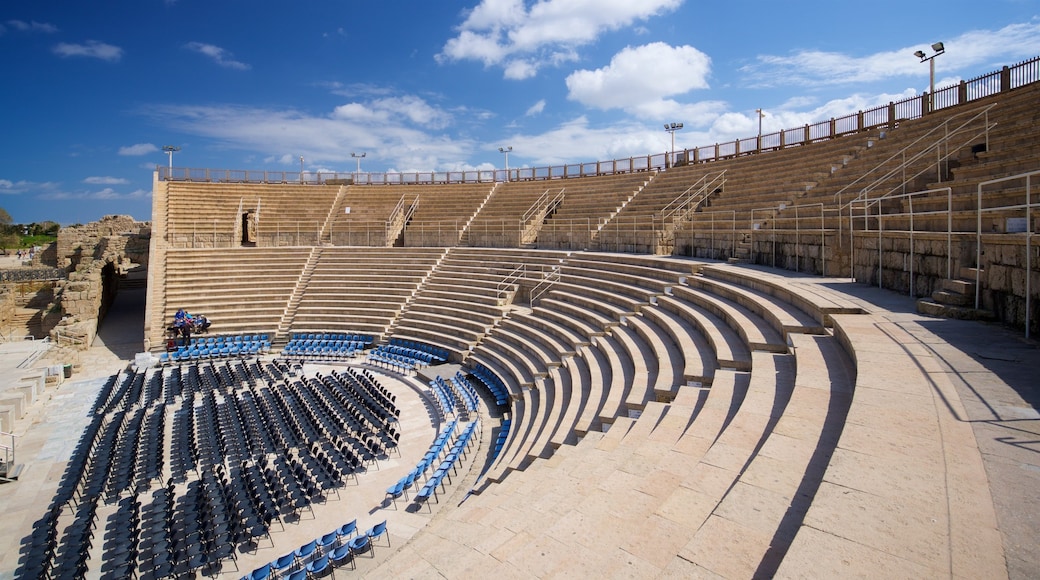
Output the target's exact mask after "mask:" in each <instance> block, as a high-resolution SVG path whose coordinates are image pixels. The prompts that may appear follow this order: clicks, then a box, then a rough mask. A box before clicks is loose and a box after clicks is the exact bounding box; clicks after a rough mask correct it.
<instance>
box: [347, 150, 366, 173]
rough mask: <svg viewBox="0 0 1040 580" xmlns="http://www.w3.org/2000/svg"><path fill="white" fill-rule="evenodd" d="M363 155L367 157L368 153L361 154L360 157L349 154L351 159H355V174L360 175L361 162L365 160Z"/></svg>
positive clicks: (355, 154)
mask: <svg viewBox="0 0 1040 580" xmlns="http://www.w3.org/2000/svg"><path fill="white" fill-rule="evenodd" d="M365 155H368V153H367V152H363V153H361V155H358V154H357V153H351V154H350V156H351V157H353V158H354V159H357V173H361V160H362V159H364V158H365Z"/></svg>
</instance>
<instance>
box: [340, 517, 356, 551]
mask: <svg viewBox="0 0 1040 580" xmlns="http://www.w3.org/2000/svg"><path fill="white" fill-rule="evenodd" d="M355 533H357V520H351V521H349V522H347V523H345V524H343V525H342V526H340V527H339V529H338V530H336V537H337V538H338V542H339V544H340V545H341V546H343V545H346V540H348V539H349V538H351V537H352V536H353V535H354V534H355Z"/></svg>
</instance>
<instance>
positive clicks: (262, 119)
mask: <svg viewBox="0 0 1040 580" xmlns="http://www.w3.org/2000/svg"><path fill="white" fill-rule="evenodd" d="M141 114H143V115H149V116H153V117H155V118H156V121H157V122H159V123H162V124H165V125H168V126H170V127H175V128H176V129H177V130H178V131H181V132H187V133H190V134H195V135H199V136H203V137H207V138H211V139H213V140H215V141H216V143H217V145H218V146H223V147H226V148H231V149H241V150H244V151H247V152H249V153H254V154H256V155H258V157H260V158H263V159H265V162H267V163H271V162H276V161H277V162H282V163H293V162H294V161H295V163H299V156H300V155H303V156H304V158H305V159H306V160H307V163H309V164H311V165H312V166H313V165H318V164H321V165H323V166H334V167H336V166H338V167H339V170H340V171H352V170H353V168H354V167H355V164H356V162H355V160H354V159H353V158H351V157H350V152H351V151H366V152H367V153H368V158H369V159H377V160H378V163H379V165H380V166H381V167H387V166H392V165H394V166H398V167H400V168H401V170H402V171H430V170H431V169H438V170H443V168H445V167H446V166H450V165H451V164H455V163H458V162H460V161H464V160H465V159H466V158H467V157H469V155H470V154H471V153H472V151H473V143H472V142H471V141H469V140H467V139H465V138H462V139H459V138H453V137H451V136H449V135H446V134H445V135H442V134H439V133H438V131H440V130H441V129H443V128H445V127H447V126H449V125H451V124H452V123H453V122H454V118H453V115H452V114H451V113H450V112H448V111H445V110H443V109H440V108H438V107H436V106H434V105H431V104H430V103H428V102H426V101H425V100H423V99H421V98H419V97H416V96H411V95H405V96H397V97H389V98H381V99H373V100H369V101H355V102H350V103H346V104H344V105H341V106H338V107H336V108H334V109H333V110H332V111H329V112H328V113H327V114H325V115H312V114H309V113H303V112H301V111H297V110H293V109H265V108H254V107H246V106H175V105H170V106H162V105H159V106H151V107H148V108H146V109H142V110H141Z"/></svg>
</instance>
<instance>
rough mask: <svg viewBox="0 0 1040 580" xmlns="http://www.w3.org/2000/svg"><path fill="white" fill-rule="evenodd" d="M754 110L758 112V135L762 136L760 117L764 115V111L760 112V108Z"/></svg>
mask: <svg viewBox="0 0 1040 580" xmlns="http://www.w3.org/2000/svg"><path fill="white" fill-rule="evenodd" d="M755 112H756V113H758V136H759V137H761V136H762V117H763V116H764V115H765V113H763V112H762V109H755Z"/></svg>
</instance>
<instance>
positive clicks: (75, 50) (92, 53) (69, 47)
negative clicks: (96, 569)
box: [53, 40, 123, 62]
mask: <svg viewBox="0 0 1040 580" xmlns="http://www.w3.org/2000/svg"><path fill="white" fill-rule="evenodd" d="M53 50H54V54H57V55H58V56H62V57H66V58H67V57H70V56H85V57H89V58H97V59H101V60H107V61H111V62H115V61H118V60H119V59H121V58H123V49H122V48H119V47H118V46H113V45H111V44H105V43H104V42H98V41H96V40H88V41H87V42H86V44H70V43H67V42H62V43H59V44H57V45H55V46H54V49H53Z"/></svg>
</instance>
